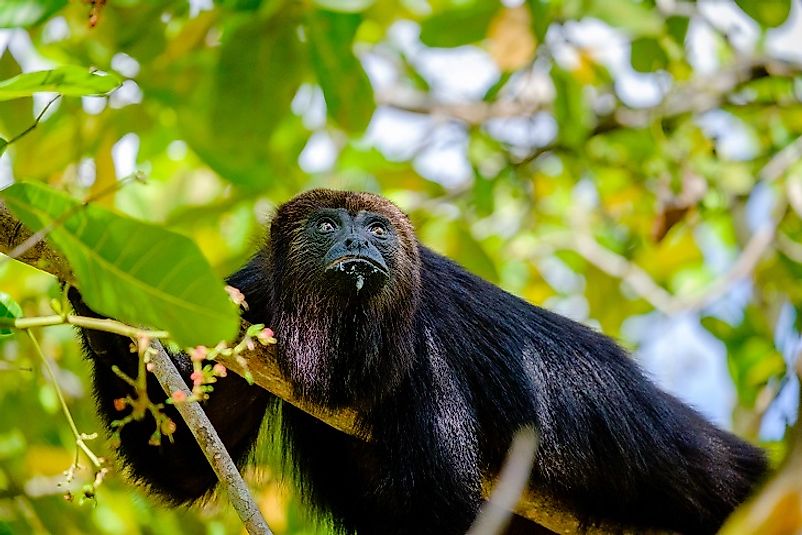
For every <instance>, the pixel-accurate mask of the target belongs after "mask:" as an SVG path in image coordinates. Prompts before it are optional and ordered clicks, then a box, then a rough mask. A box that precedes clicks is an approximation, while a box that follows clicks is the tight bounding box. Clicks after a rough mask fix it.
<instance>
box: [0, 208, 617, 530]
mask: <svg viewBox="0 0 802 535" xmlns="http://www.w3.org/2000/svg"><path fill="white" fill-rule="evenodd" d="M30 236H31V232H30V231H29V230H28V229H26V228H24V227H23V226H22V225H21V224H20V223H19V221H18V220H17V219H16V218H15V217H14V216H13V215H12V214H11V213H10V212H9V211H8V210H7V209H6V207H5V204H3V203H2V202H0V253H3V254H7V253H8V252H9V251H12V250H14V248H15V247H17V246H18V245H19V244H20V243H22V242H24V241H25V240H26V239H27V238H29V237H30ZM17 260H20V261H22V262H25V263H27V264H29V265H32V266H34V267H37V268H39V269H41V270H43V271H46V272H48V273H51V274H53V275H55V276H56V277H58V278H59V279H61V280H64V281H67V282H75V280H74V276H73V274H72V271H71V270H70V268H69V266H68V265H67V262H66V261H65V260H64V259H63V257H62V256H61V255H59V254H58V253H57V252H55V251H54V250H53V249H51V248H50V247H48V245H47V244H46V243H45V242H44V241H39V242H38V243H36V244H35V245H34V246H33V247H31V248H30V249H28V250H27V251H26V252H25V253H24V254H23V255H21V256H20V257H18V258H17ZM242 326H243V329H247V327H248V326H249V324H248V323H247V322H245V321H243V322H242ZM240 357H241V359H242V360H240V361H238V360H237V358H236V357H225V356H222V355H221V356H220V357H218V359H217V360H218V361H219V362H220V363H222V364H223V365H224V366H226V367H227V368H228V369H230V370H231V371H233V372H235V373H237V374H239V375H243V376H244V375H245V374H246V372H250V374H251V376H252V377H253V380H254V382H255V383H256V384H257V385H259V386H260V387H262V388H264V389H265V390H267V391H269V392H272V393H273V394H275V395H276V396H278V397H280V398H281V399H283V400H284V401H286V402H287V403H290V404H292V405H294V406H296V407H298V408H300V409H301V410H303V411H305V412H307V413H309V414H311V415H312V416H314V417H315V418H317V419H319V420H320V421H322V422H324V423H326V424H328V425H330V426H332V427H334V428H335V429H337V430H339V431H342V432H344V433H347V434H350V435H354V436H358V437H360V438H362V439H364V440H370V437H369V436H365V435H364V434H362V433H360V432H359V431H358V429H357V426H356V418H357V413H356V412H355V411H353V410H337V411H331V410H328V409H326V408H323V407H320V406H317V405H314V404H311V403H308V402H305V401H303V400H301V399H298V398H296V397H295V396H294V395H293V392H292V387H291V386H290V384H289V382H288V381H287V380H286V379H284V377H283V376H282V374H281V372H280V370H279V367H278V365H277V363H276V360H275V355H274V352H273V349H272V346H262V345H260V344H257V345H256V347H255V349H254V350H253V351H249V352H246V353H243V354H241V355H240ZM157 358H158V357H157ZM154 372H155V374H156V377H157V378H158V380H159V382H160V383H162V385H163V386H165V385H167V388H172V387H173V386H175V384H174V382H173V378H171V377H170V373H169V370H165V369H164V367H159V366H157V368H156V370H154ZM178 387H181V388H186V385H185V384H184V383H183V380H182V381H181V383H180V384H179V385H178ZM177 389H178V388H173V389H172V390H171V391H175V390H177ZM178 406H179V408H180V406H181V404H178ZM186 406H189V405H188V404H187V405H186ZM201 412H202V410H201ZM182 416H184V414H183V413H182ZM187 418H189V419H188V420H186V419H187ZM194 418H195V416H185V420H186V421H187V424H188V425H189V427H190V429H191V430H192V432H193V434H195V436H196V438H197V439H198V443H199V444H200V445H201V447H202V448H203V450H204V454H205V455H207V458H208V456H210V455H211V456H212V457H215V456H216V455H218V454H219V451H218V450H216V449H214V448H215V447H216V446H214V445H212V446H211V448H212V449H208V446H209V445H210V444H214V437H213V436H212V435H211V434H209V433H208V432H207V431H208V429H207V428H206V427H205V424H203V423H201V424H200V426H199V425H198V423H197V421H196V420H195V419H194ZM211 429H212V430H213V428H211ZM198 434H200V436H198ZM218 440H219V439H218ZM220 446H222V444H220ZM210 462H211V461H210ZM212 466H213V467H215V465H214V463H212ZM215 468H217V467H215ZM228 474H229V472H228V471H227V469H226V471H225V472H224V473H223V475H222V476H220V477H221V480H222V481H224V483H225V484H226V485H227V486H228V484H229V481H227V480H226V479H225V478H228V477H229V476H228ZM490 487H491V486H490V485H485V489H486V491H489V489H490ZM237 492H239V491H235V493H234V494H231V497H232V500H234V499H239V498H235V495H236V494H237ZM247 507H248V506H246V509H247ZM515 512H517V513H518V514H519V515H521V516H523V517H525V518H528V519H529V520H531V521H533V522H535V523H537V524H540V525H541V526H544V527H546V528H548V529H550V530H551V531H554V532H555V533H559V534H569V533H576V532H578V531H579V529H580V523H579V521H578V519H577V518H576V517H574V515H573V514H571V513H570V512H569V511H567V510H566V509H565V507H564V506H562V505H561V504H560V503H559V501H558V500H556V499H555V498H554V497H552V496H550V495H548V494H546V493H544V492H542V491H539V490H536V489H529V490H528V491H527V492H526V493H525V494H524V495H523V496H522V497H521V499H520V500H519V502H518V505H517V507H516V511H515ZM620 531H621V530H620V529H617V530H616V529H613V528H609V529H608V528H591V529H588V530H586V533H588V534H589V535H592V534H599V535H601V534H606V533H620ZM257 533H259V532H258V531H257ZM265 533H266V532H265Z"/></svg>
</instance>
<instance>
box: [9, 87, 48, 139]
mask: <svg viewBox="0 0 802 535" xmlns="http://www.w3.org/2000/svg"><path fill="white" fill-rule="evenodd" d="M60 98H61V95H56V96H55V97H53V98H52V99H50V102H48V103H47V104H45V107H44V108H42V111H40V112H39V113H38V114H37V115H36V118H35V119H34V120H33V124H32V125H30V126H29V127H28V128H26V129H25V130H23V131H22V132H20V133H19V134H17V135H16V136H14V137H12V138H11V139H9V140H8V141H7V142H6V145H11V144H12V143H14V142H15V141H19V140H20V139H22V138H24V137H25V136H27V135H28V134H30V133H31V132H33V130H34V129H35V128H36V127H37V126H39V122H40V121H41V120H42V117H44V116H45V113H47V110H49V109H50V106H52V105H53V103H54V102H56V101H57V100H58V99H60Z"/></svg>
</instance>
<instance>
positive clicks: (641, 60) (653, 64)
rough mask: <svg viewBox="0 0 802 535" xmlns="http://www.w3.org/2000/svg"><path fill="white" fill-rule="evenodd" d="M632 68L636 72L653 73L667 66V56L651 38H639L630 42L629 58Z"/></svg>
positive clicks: (655, 40)
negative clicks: (630, 51)
mask: <svg viewBox="0 0 802 535" xmlns="http://www.w3.org/2000/svg"><path fill="white" fill-rule="evenodd" d="M630 61H631V62H632V68H633V69H635V70H636V71H638V72H654V71H656V70H659V69H664V68H665V67H666V65H668V55H666V53H665V50H663V47H661V46H660V43H658V42H657V39H654V38H653V37H639V38H638V39H635V40H634V41H632V53H631V56H630Z"/></svg>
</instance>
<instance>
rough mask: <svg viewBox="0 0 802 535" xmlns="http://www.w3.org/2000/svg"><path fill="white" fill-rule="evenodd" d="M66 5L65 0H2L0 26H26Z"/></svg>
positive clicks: (40, 20) (0, 3)
mask: <svg viewBox="0 0 802 535" xmlns="http://www.w3.org/2000/svg"><path fill="white" fill-rule="evenodd" d="M66 5H67V0H3V1H2V2H0V28H27V27H29V26H34V25H36V24H39V23H40V22H42V21H43V20H45V19H46V18H48V17H49V16H51V15H52V14H53V13H56V12H57V11H59V10H60V9H61V8H62V7H64V6H66Z"/></svg>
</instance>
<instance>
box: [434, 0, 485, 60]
mask: <svg viewBox="0 0 802 535" xmlns="http://www.w3.org/2000/svg"><path fill="white" fill-rule="evenodd" d="M498 10H499V4H498V2H495V1H484V0H481V1H477V2H474V3H472V4H470V5H468V6H466V7H460V8H457V9H451V10H448V11H442V12H440V13H437V14H435V15H432V16H431V17H429V18H428V19H425V20H424V21H423V22H422V23H421V26H420V40H421V41H422V42H423V44H425V45H426V46H433V47H441V48H450V47H455V46H462V45H468V44H471V43H475V42H477V41H481V40H482V39H484V38H485V36H486V35H487V27H488V26H489V25H490V21H491V20H492V19H493V15H495V14H496V12H497V11H498Z"/></svg>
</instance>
